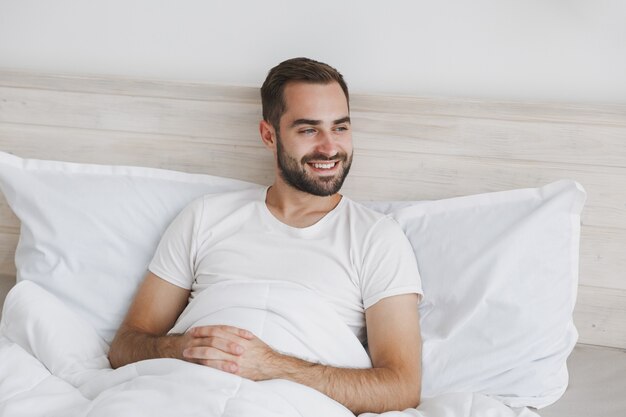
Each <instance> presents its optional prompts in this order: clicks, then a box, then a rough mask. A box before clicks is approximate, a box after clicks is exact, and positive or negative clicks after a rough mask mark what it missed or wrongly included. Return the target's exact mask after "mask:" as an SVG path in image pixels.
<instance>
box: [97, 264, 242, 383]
mask: <svg viewBox="0 0 626 417" xmlns="http://www.w3.org/2000/svg"><path fill="white" fill-rule="evenodd" d="M188 298H189V290H185V289H183V288H180V287H177V286H176V285H174V284H171V283H169V282H167V281H165V280H163V279H161V278H159V277H158V276H157V275H155V274H153V273H152V272H148V274H147V275H146V277H145V279H144V281H143V283H142V284H141V286H140V287H139V290H138V292H137V295H136V296H135V299H134V300H133V303H132V305H131V306H130V309H129V310H128V313H127V315H126V318H125V319H124V322H123V323H122V325H121V326H120V328H119V330H118V331H117V334H116V335H115V338H114V339H113V342H112V343H111V348H110V349H109V362H110V363H111V366H112V367H113V368H119V367H120V366H123V365H126V364H128V363H132V362H137V361H140V360H144V359H153V358H178V359H186V360H190V361H194V360H193V359H189V358H184V357H183V351H184V350H185V349H187V348H191V347H197V346H214V348H213V349H219V352H220V355H219V357H220V358H221V361H220V363H213V365H215V366H214V367H216V368H219V369H223V368H224V367H228V366H229V363H228V362H226V361H227V360H229V359H232V357H234V356H236V355H237V354H238V352H240V350H238V349H240V348H241V346H240V344H238V343H237V342H239V341H241V340H245V339H244V338H246V337H247V338H251V337H252V334H250V332H247V331H245V330H241V329H237V328H234V327H230V326H211V327H207V328H199V329H202V330H203V332H204V333H207V335H206V336H202V337H196V336H194V334H193V333H194V332H193V331H192V332H188V333H185V334H182V335H166V333H167V332H168V331H169V329H171V328H172V326H174V323H175V322H176V319H178V316H179V315H180V313H182V311H183V310H184V308H185V306H186V305H187V300H188ZM223 370H226V371H228V370H230V369H223Z"/></svg>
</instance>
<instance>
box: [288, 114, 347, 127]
mask: <svg viewBox="0 0 626 417" xmlns="http://www.w3.org/2000/svg"><path fill="white" fill-rule="evenodd" d="M342 123H351V122H350V116H346V117H342V118H341V119H337V120H333V124H334V125H340V124H342ZM320 124H322V121H321V120H313V119H296V120H294V121H293V122H292V123H291V127H297V126H300V125H311V126H317V125H320Z"/></svg>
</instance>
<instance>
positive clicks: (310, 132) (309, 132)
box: [300, 129, 315, 135]
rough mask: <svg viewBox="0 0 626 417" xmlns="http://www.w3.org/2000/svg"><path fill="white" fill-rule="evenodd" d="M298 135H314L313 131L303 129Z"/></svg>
mask: <svg viewBox="0 0 626 417" xmlns="http://www.w3.org/2000/svg"><path fill="white" fill-rule="evenodd" d="M300 133H304V134H305V135H312V134H313V133H315V129H303V130H301V131H300Z"/></svg>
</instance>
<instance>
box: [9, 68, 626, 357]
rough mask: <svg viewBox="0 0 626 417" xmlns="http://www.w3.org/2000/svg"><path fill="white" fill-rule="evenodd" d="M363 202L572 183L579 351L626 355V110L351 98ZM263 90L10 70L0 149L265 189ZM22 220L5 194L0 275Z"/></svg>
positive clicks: (351, 181) (355, 173) (354, 175)
mask: <svg viewBox="0 0 626 417" xmlns="http://www.w3.org/2000/svg"><path fill="white" fill-rule="evenodd" d="M351 116H352V119H353V126H354V138H355V147H356V151H355V162H354V165H353V169H352V171H351V174H350V177H349V178H348V180H347V181H346V184H345V187H344V192H345V194H346V195H348V196H350V197H352V198H354V199H357V200H432V199H441V198H449V197H454V196H461V195H468V194H477V193H483V192H491V191H501V190H507V189H513V188H526V187H537V186H540V185H543V184H546V183H548V182H551V181H554V180H558V179H562V178H571V179H574V180H576V181H578V182H580V183H581V184H582V185H583V186H584V187H585V189H586V190H587V193H588V200H587V204H586V207H585V210H584V212H583V218H582V223H583V229H582V238H581V257H580V263H581V265H580V283H581V286H580V291H579V303H578V305H577V307H576V314H575V317H576V321H577V324H578V325H579V329H580V333H581V341H582V342H584V343H589V344H596V345H606V346H616V347H626V323H625V322H624V317H626V313H625V311H626V304H625V303H626V301H625V300H626V297H625V296H624V294H625V292H626V278H625V277H624V273H623V271H624V270H626V251H625V250H624V248H625V247H626V106H623V105H588V104H576V103H565V104H563V103H530V102H523V103H521V102H502V101H485V100H470V99H442V98H415V97H397V96H370V95H359V94H353V95H352V101H351ZM259 119H260V100H259V92H258V88H252V87H234V86H214V85H205V84H194V83H177V82H164V81H160V80H133V79H119V78H111V77H109V78H107V77H98V76H85V77H76V76H65V75H41V74H32V73H25V72H16V71H2V70H0V149H1V150H3V151H8V152H12V153H15V154H16V155H19V156H22V157H31V158H42V159H58V160H67V161H75V162H90V163H102V164H122V165H142V166H150V167H157V168H166V169H175V170H181V171H187V172H197V173H207V174H212V175H220V176H227V177H232V178H237V179H242V180H247V181H253V182H258V183H262V184H269V183H271V182H272V180H273V169H272V166H271V164H272V158H271V155H270V154H269V153H268V152H267V151H266V150H265V149H264V147H263V145H262V144H261V142H260V140H259V137H258V121H259ZM18 231H19V222H18V220H17V219H16V218H15V216H14V215H13V214H12V213H11V211H10V209H9V208H8V207H7V206H6V203H5V202H4V199H2V198H0V274H5V275H8V276H13V275H14V274H15V266H14V264H13V262H12V258H13V253H14V250H15V244H16V242H17V236H18Z"/></svg>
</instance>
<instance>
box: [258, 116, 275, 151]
mask: <svg viewBox="0 0 626 417" xmlns="http://www.w3.org/2000/svg"><path fill="white" fill-rule="evenodd" d="M259 133H261V140H262V141H263V144H264V145H265V147H266V148H268V149H270V150H274V149H276V131H275V130H274V126H272V125H271V124H270V123H268V122H267V121H265V120H261V123H259Z"/></svg>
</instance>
